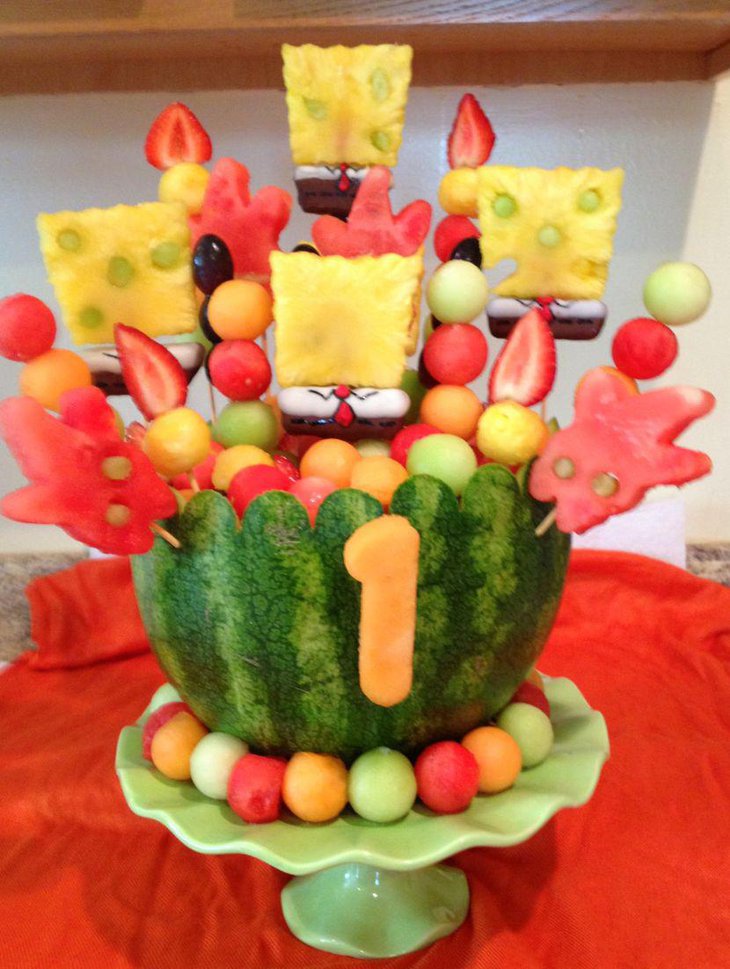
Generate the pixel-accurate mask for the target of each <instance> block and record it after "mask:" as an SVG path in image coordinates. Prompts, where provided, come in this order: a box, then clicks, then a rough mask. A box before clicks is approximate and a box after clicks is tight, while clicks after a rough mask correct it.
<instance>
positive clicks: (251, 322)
mask: <svg viewBox="0 0 730 969" xmlns="http://www.w3.org/2000/svg"><path fill="white" fill-rule="evenodd" d="M272 319H273V315H272V300H271V294H270V293H269V291H268V289H266V287H265V286H262V285H261V283H256V282H254V281H253V280H252V279H229V280H228V281H227V282H225V283H221V285H220V286H217V287H216V288H215V290H214V291H213V295H212V296H211V297H210V302H209V303H208V322H209V323H210V325H211V326H212V327H213V329H214V330H215V332H216V333H217V334H218V336H219V337H221V338H222V339H224V340H255V339H256V338H257V337H259V336H261V334H262V333H263V332H264V330H265V329H266V327H267V326H268V325H269V323H271V321H272Z"/></svg>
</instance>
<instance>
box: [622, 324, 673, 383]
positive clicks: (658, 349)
mask: <svg viewBox="0 0 730 969" xmlns="http://www.w3.org/2000/svg"><path fill="white" fill-rule="evenodd" d="M678 352H679V343H678V341H677V337H676V336H675V334H674V332H673V331H672V330H670V328H669V327H668V326H666V325H665V324H664V323H660V322H659V320H652V319H650V318H647V317H637V318H636V319H635V320H629V321H628V323H624V324H623V326H620V327H619V328H618V330H617V331H616V335H615V336H614V338H613V343H612V345H611V355H612V356H613V362H614V363H615V364H616V366H617V367H618V369H619V370H620V371H621V372H622V373H625V374H627V375H628V376H629V377H633V378H635V379H636V380H651V379H652V378H653V377H658V376H659V375H660V374H662V373H664V371H665V370H667V369H668V368H669V367H671V365H672V364H673V363H674V361H675V360H676V358H677V353H678Z"/></svg>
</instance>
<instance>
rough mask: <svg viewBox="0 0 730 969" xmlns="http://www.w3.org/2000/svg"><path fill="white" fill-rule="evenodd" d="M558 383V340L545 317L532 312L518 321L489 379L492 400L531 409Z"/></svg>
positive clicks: (538, 312) (540, 313) (492, 401)
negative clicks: (555, 381)
mask: <svg viewBox="0 0 730 969" xmlns="http://www.w3.org/2000/svg"><path fill="white" fill-rule="evenodd" d="M554 380H555V340H554V338H553V334H552V332H551V330H550V326H549V324H548V322H547V320H546V319H545V314H544V313H543V312H542V311H541V310H539V309H532V310H530V311H529V312H527V313H525V315H524V316H523V317H522V318H521V319H519V320H518V321H517V323H516V324H515V326H514V329H513V330H512V332H511V333H510V335H509V337H508V338H507V342H506V343H505V345H504V347H503V348H502V352H501V353H500V354H499V356H498V357H497V359H496V361H495V364H494V366H493V367H492V373H491V374H490V377H489V400H490V403H494V402H496V401H500V400H514V401H517V403H518V404H523V405H524V406H525V407H530V406H531V405H532V404H537V403H538V402H539V401H541V400H542V399H543V398H544V397H545V396H547V394H548V393H549V392H550V390H551V388H552V386H553V381H554Z"/></svg>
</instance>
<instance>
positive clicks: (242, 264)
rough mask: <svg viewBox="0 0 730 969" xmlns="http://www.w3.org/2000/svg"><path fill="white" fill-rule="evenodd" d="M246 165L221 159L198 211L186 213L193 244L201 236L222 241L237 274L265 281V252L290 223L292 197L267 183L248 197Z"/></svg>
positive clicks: (267, 267)
mask: <svg viewBox="0 0 730 969" xmlns="http://www.w3.org/2000/svg"><path fill="white" fill-rule="evenodd" d="M249 180H250V176H249V173H248V169H247V168H246V166H245V165H241V163H240V162H237V161H235V160H234V159H233V158H221V159H219V160H218V161H217V162H216V165H215V168H214V169H213V171H212V172H211V176H210V181H209V182H208V187H207V189H206V191H205V198H204V200H203V208H202V209H201V211H200V214H199V215H193V216H191V217H190V232H191V233H192V246H193V248H195V245H196V243H197V241H198V239H199V238H200V237H201V236H204V235H214V236H218V238H219V239H222V240H223V241H224V242H225V244H226V245H227V246H228V249H229V251H230V253H231V256H232V257H233V268H234V271H235V274H236V275H237V276H241V277H245V278H247V279H255V280H256V281H258V282H260V283H267V282H268V281H269V277H270V276H271V267H270V265H269V256H270V254H271V252H272V250H274V249H278V248H279V236H280V235H281V233H282V231H283V229H284V228H285V226H286V224H287V222H288V221H289V214H290V212H291V205H292V201H291V195H289V193H288V192H285V191H284V190H283V189H281V188H276V187H275V186H273V185H266V186H264V188H260V189H259V190H258V192H256V194H255V195H254V196H253V197H251V194H250V192H249Z"/></svg>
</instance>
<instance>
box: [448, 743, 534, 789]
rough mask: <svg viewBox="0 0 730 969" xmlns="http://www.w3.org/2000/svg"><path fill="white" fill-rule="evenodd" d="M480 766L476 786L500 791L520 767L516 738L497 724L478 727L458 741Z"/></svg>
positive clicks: (511, 781)
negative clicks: (496, 725) (495, 725)
mask: <svg viewBox="0 0 730 969" xmlns="http://www.w3.org/2000/svg"><path fill="white" fill-rule="evenodd" d="M461 743H462V745H463V746H464V747H465V748H466V749H467V750H468V751H469V752H470V753H471V754H473V755H474V759H475V760H476V762H477V765H478V767H479V790H480V791H481V792H482V794H499V792H500V791H506V790H507V789H508V788H510V787H512V785H513V784H514V782H515V781H516V780H517V777H518V775H519V773H520V771H521V770H522V753H521V752H520V748H519V746H518V745H517V741H516V740H515V739H514V737H510V735H509V734H508V733H507V732H506V731H505V730H500V728H499V727H477V728H476V729H475V730H471V731H470V732H469V733H468V734H467V735H466V736H465V737H464V739H463V740H462V741H461Z"/></svg>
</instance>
